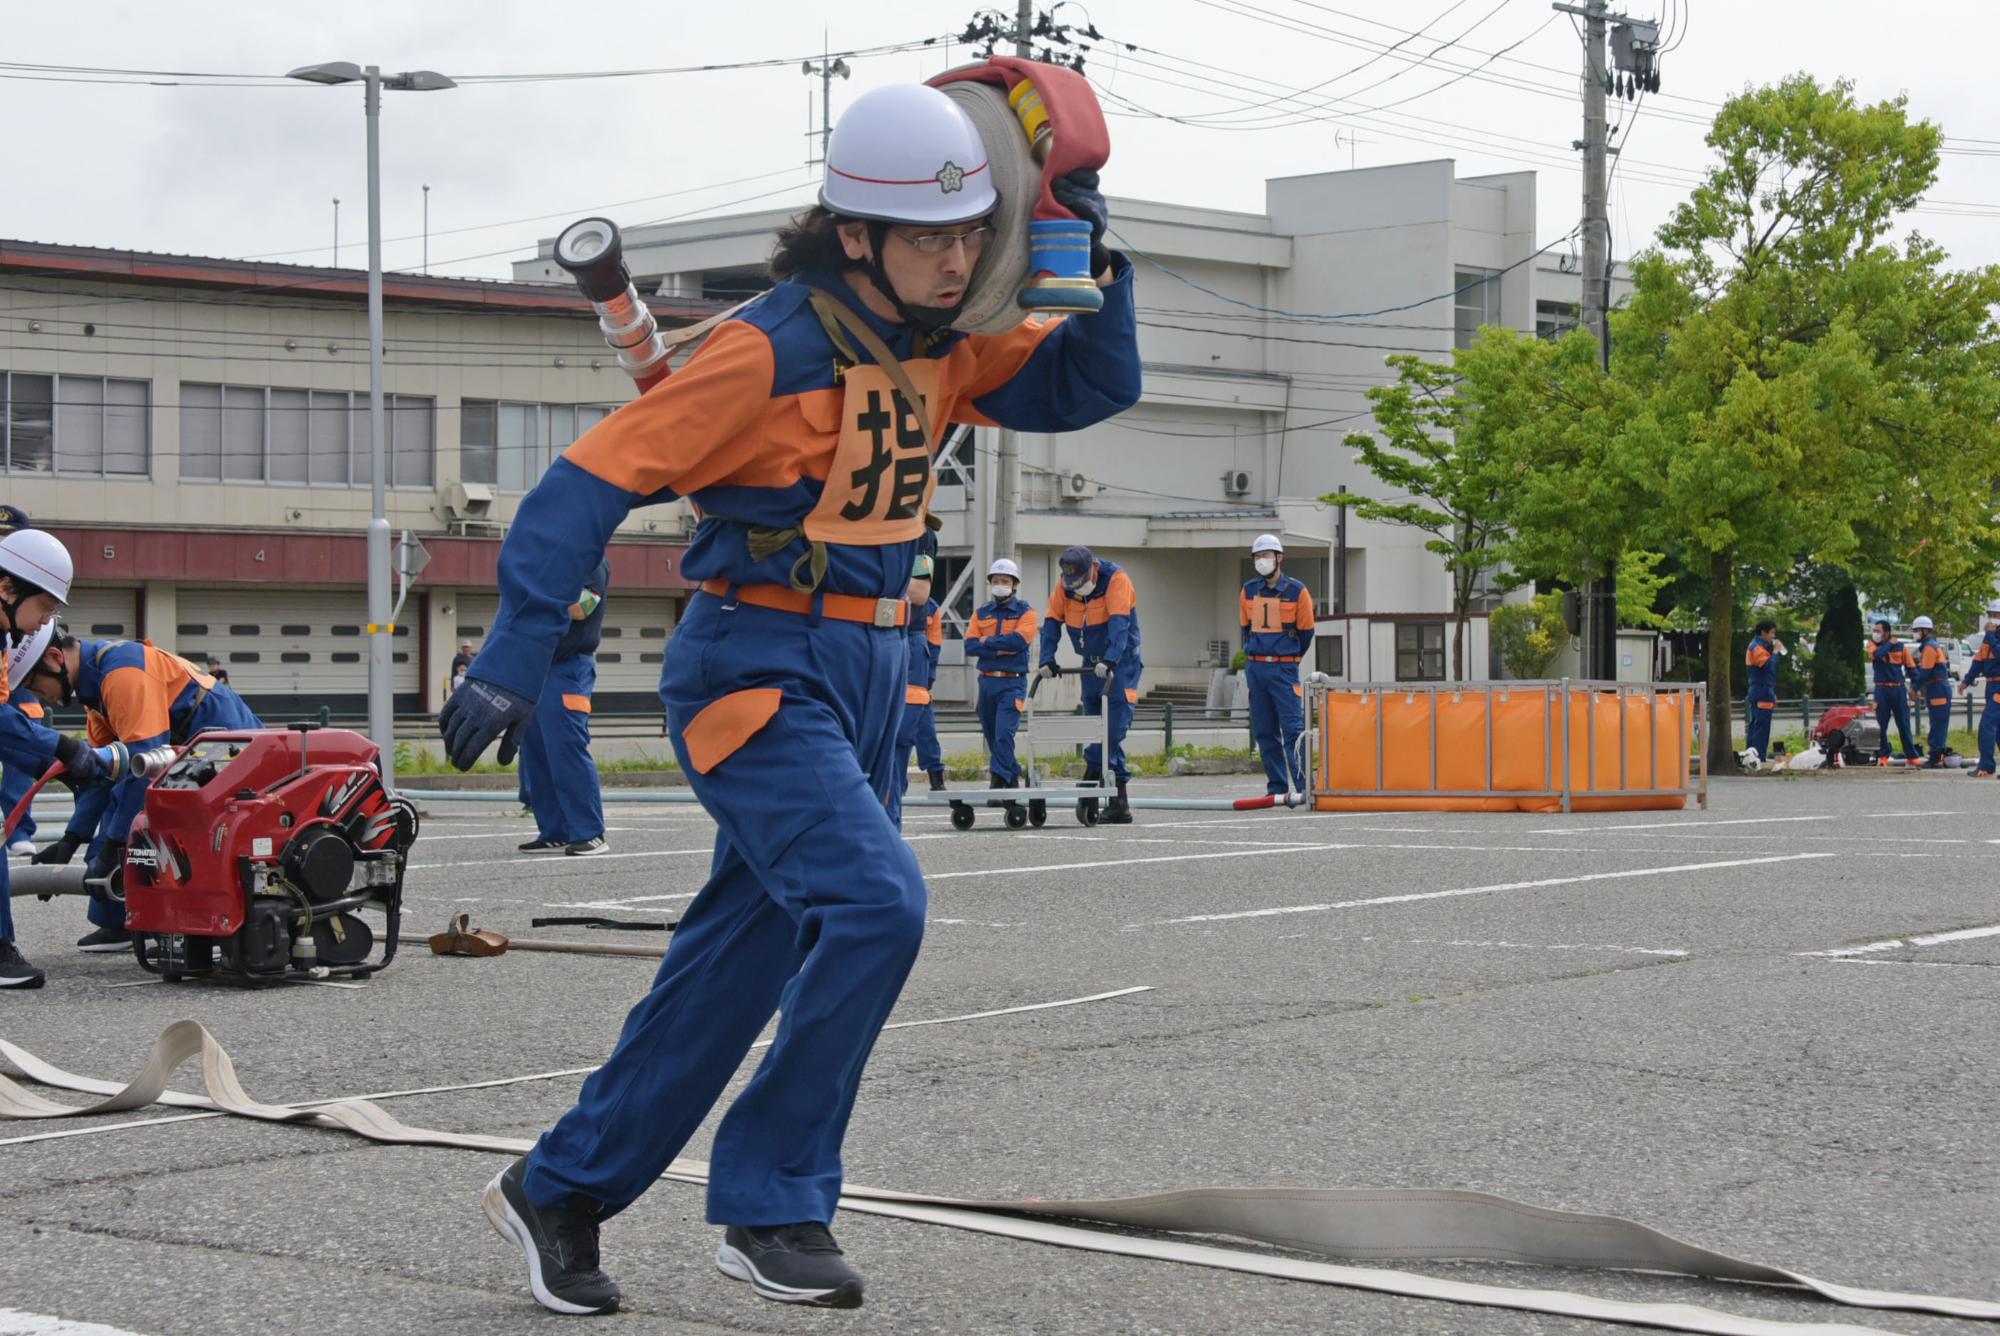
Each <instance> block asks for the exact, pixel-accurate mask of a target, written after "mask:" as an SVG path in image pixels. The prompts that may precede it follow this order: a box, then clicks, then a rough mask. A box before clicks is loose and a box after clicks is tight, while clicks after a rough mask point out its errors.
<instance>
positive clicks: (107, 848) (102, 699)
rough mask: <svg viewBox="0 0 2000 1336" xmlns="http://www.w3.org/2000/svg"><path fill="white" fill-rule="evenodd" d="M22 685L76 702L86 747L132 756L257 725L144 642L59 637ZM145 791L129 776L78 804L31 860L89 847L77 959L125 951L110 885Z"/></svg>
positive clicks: (54, 699) (224, 694)
mask: <svg viewBox="0 0 2000 1336" xmlns="http://www.w3.org/2000/svg"><path fill="white" fill-rule="evenodd" d="M22 685H24V686H25V687H27V689H28V690H30V691H32V692H34V693H35V695H36V696H37V697H39V698H40V699H41V701H42V703H43V704H45V705H75V704H79V703H81V704H82V705H83V707H84V710H85V716H84V718H85V720H86V722H87V725H88V729H89V735H90V740H91V742H92V743H94V744H96V745H99V746H103V745H105V744H108V743H111V742H122V743H123V744H125V746H126V747H127V748H129V749H130V750H132V751H135V752H136V751H149V750H151V749H152V748H155V747H162V746H166V745H168V744H172V745H174V746H176V747H178V746H180V745H181V744H182V743H184V742H186V741H188V740H189V739H190V738H192V737H194V735H195V734H197V733H200V732H202V731H203V730H205V729H210V728H227V729H238V728H262V727H263V726H264V724H263V721H261V720H260V719H258V718H257V716H256V715H254V714H252V713H251V712H250V707H249V706H248V705H245V704H244V703H243V698H242V697H241V696H238V695H237V694H236V693H235V692H234V691H232V690H231V689H230V688H229V687H228V686H227V685H226V684H224V683H221V682H217V681H216V680H215V679H214V678H212V677H210V676H209V675H208V674H207V673H204V672H202V671H201V670H200V669H199V668H196V667H195V666H194V665H193V664H191V663H189V662H188V661H187V660H186V659H183V658H181V657H180V656H179V655H176V654H169V653H167V652H166V651H165V650H163V649H156V648H155V647H154V646H153V645H152V644H150V643H148V642H146V641H141V640H78V639H77V638H76V637H75V636H73V635H70V634H69V633H68V632H66V631H61V630H57V631H56V632H55V633H54V634H53V636H51V637H50V640H49V644H48V647H47V648H46V649H45V650H44V651H43V652H42V654H41V657H40V658H39V659H37V660H36V662H35V664H34V666H33V667H32V668H30V669H29V670H28V675H27V679H26V680H25V681H24V682H23V683H22ZM147 787H148V781H146V780H145V779H142V778H140V777H139V776H137V775H127V776H126V777H125V778H123V779H121V780H120V781H119V782H118V783H116V784H114V785H112V786H111V787H110V788H107V789H97V790H93V791H92V792H90V793H86V794H84V795H82V796H81V797H79V798H78V799H77V800H76V808H75V810H74V811H72V812H71V814H70V819H69V828H68V829H67V830H65V831H64V832H63V834H62V837H61V838H60V839H58V840H57V841H56V842H55V843H54V844H51V845H50V846H49V847H48V848H46V849H44V850H42V851H41V852H40V853H38V854H36V855H35V860H34V861H35V862H37V863H67V862H69V861H70V859H72V858H74V857H75V856H76V851H77V850H78V849H81V848H83V847H84V846H86V845H88V846H89V849H90V853H89V864H88V870H87V871H86V872H85V873H84V876H85V879H86V880H87V881H88V882H90V883H92V885H91V892H90V909H89V914H90V922H91V931H90V932H88V933H86V934H84V936H82V937H81V938H79V939H78V940H77V944H76V946H77V949H78V950H79V951H87V952H93V953H99V952H112V951H126V950H130V949H131V946H132V934H131V933H129V932H127V931H126V930H125V906H124V904H123V902H122V901H121V900H120V899H119V898H117V879H118V878H119V877H121V876H122V875H123V873H124V868H125V837H126V835H127V834H128V833H129V832H130V831H131V829H132V819H133V818H134V817H136V816H138V815H139V812H140V809H142V808H143V807H144V806H145V805H146V789H147Z"/></svg>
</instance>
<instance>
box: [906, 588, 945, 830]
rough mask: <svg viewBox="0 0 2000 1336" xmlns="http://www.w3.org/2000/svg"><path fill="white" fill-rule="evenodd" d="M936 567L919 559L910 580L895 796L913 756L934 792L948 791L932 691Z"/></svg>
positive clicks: (937, 618)
mask: <svg viewBox="0 0 2000 1336" xmlns="http://www.w3.org/2000/svg"><path fill="white" fill-rule="evenodd" d="M935 571H936V566H935V563H933V562H932V560H931V559H930V558H929V557H927V556H922V555H919V556H918V557H917V565H916V570H915V571H914V572H912V574H911V576H910V588H909V602H910V621H909V637H908V641H909V646H908V649H909V667H908V670H907V676H906V677H905V679H904V682H905V685H904V688H903V722H902V724H901V725H900V726H898V728H897V729H896V774H897V776H898V779H897V785H898V787H897V793H898V794H899V795H900V794H903V793H907V792H909V789H910V753H911V751H913V750H914V751H915V752H916V754H917V764H918V765H920V766H922V767H923V770H924V773H925V774H926V775H928V776H930V781H931V790H932V792H937V791H939V790H941V789H943V788H944V753H943V752H942V751H941V750H939V748H938V735H937V715H936V713H935V712H934V711H933V710H932V708H931V690H932V688H934V687H936V686H937V670H938V655H939V653H940V652H942V650H943V649H944V614H943V612H942V610H941V609H939V607H938V601H937V600H936V599H934V598H932V597H931V577H932V575H933V574H934V573H935Z"/></svg>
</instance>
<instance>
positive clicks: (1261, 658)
mask: <svg viewBox="0 0 2000 1336" xmlns="http://www.w3.org/2000/svg"><path fill="white" fill-rule="evenodd" d="M1298 661H1299V656H1298V655H1296V654H1290V655H1286V654H1252V655H1251V656H1250V662H1252V663H1297V662H1298Z"/></svg>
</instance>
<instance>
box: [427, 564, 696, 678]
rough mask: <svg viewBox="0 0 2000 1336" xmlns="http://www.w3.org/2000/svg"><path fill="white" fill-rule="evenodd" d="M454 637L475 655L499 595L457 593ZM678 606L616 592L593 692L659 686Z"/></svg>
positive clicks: (608, 602) (455, 642) (495, 611)
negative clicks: (456, 616)
mask: <svg viewBox="0 0 2000 1336" xmlns="http://www.w3.org/2000/svg"><path fill="white" fill-rule="evenodd" d="M456 604H457V607H458V635H457V636H456V637H454V638H453V640H452V649H453V652H456V651H457V648H458V642H459V641H461V640H470V641H471V642H472V648H473V651H474V652H475V653H477V652H478V650H479V648H480V646H481V645H482V644H483V643H484V642H485V639H486V633H487V632H488V631H490V630H492V629H493V619H494V617H495V616H497V615H498V613H499V611H500V596H499V595H497V594H463V593H462V594H460V595H458V597H457V599H456ZM678 607H679V603H678V601H677V600H675V599H671V598H661V597H658V596H655V595H646V594H621V593H619V592H618V591H617V590H616V589H613V590H612V591H611V597H610V598H608V599H606V600H605V603H604V639H603V641H602V643H600V644H599V645H598V647H597V689H598V690H599V691H604V692H626V691H638V692H651V691H658V690H659V688H660V667H661V664H662V662H663V661H664V659H665V655H666V649H667V641H668V640H669V639H670V638H671V637H672V636H673V633H674V622H675V620H676V612H677V610H678Z"/></svg>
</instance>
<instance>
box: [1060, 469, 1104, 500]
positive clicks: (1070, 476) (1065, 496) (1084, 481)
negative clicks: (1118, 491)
mask: <svg viewBox="0 0 2000 1336" xmlns="http://www.w3.org/2000/svg"><path fill="white" fill-rule="evenodd" d="M1103 490H1104V488H1103V485H1102V484H1100V483H1098V482H1097V481H1096V480H1095V479H1093V478H1090V477H1087V476H1085V475H1084V474H1081V473H1065V474H1062V475H1060V476H1059V477H1057V479H1056V495H1057V496H1058V497H1060V498H1061V499H1062V500H1064V501H1068V502H1070V503H1071V504H1075V503H1076V502H1079V501H1088V500H1090V499H1091V498H1092V497H1094V496H1096V495H1097V494H1098V493H1099V492H1101V491H1103Z"/></svg>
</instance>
